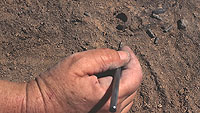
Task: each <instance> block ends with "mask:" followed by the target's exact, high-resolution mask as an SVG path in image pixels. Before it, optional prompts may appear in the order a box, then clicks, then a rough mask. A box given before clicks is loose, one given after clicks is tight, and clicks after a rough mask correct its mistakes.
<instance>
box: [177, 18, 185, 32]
mask: <svg viewBox="0 0 200 113" xmlns="http://www.w3.org/2000/svg"><path fill="white" fill-rule="evenodd" d="M186 23H187V21H186V20H184V19H180V20H178V21H177V26H178V29H180V30H181V29H186Z"/></svg>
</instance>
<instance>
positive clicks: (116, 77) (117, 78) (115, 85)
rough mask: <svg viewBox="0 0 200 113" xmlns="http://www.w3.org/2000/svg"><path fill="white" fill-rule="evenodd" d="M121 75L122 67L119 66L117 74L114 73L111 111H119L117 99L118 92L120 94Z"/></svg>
mask: <svg viewBox="0 0 200 113" xmlns="http://www.w3.org/2000/svg"><path fill="white" fill-rule="evenodd" d="M120 76H121V67H120V68H117V70H116V72H115V75H114V81H113V87H112V96H111V102H110V112H116V111H117V99H118V94H119V81H120Z"/></svg>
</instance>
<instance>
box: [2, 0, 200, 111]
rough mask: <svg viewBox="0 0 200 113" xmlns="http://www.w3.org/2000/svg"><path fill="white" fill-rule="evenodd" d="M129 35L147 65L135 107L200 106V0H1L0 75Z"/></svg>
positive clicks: (19, 77)
mask: <svg viewBox="0 0 200 113" xmlns="http://www.w3.org/2000/svg"><path fill="white" fill-rule="evenodd" d="M120 41H122V42H123V43H125V44H126V45H128V46H130V47H131V48H132V49H133V51H134V52H135V53H136V55H137V56H138V58H139V60H140V62H141V65H142V68H143V73H144V78H143V82H142V85H141V87H140V89H139V91H138V94H137V96H136V98H135V99H134V101H135V102H134V105H133V107H132V109H131V110H130V113H133V112H135V113H148V112H159V113H162V112H165V113H168V112H169V113H199V112H200V98H199V97H200V82H199V81H200V0H1V1H0V78H1V79H4V80H11V81H18V82H19V81H29V80H30V79H33V78H34V77H36V76H37V75H39V74H40V73H42V72H44V71H45V70H46V69H48V68H50V67H51V66H53V65H54V64H55V63H57V62H58V61H60V60H61V59H63V58H64V57H66V56H68V55H71V54H73V53H75V52H79V51H85V50H88V49H94V48H105V47H106V48H113V49H116V48H117V46H118V44H119V43H120Z"/></svg>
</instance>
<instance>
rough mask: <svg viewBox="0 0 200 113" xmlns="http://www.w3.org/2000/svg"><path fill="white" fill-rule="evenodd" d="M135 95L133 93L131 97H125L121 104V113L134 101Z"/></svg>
mask: <svg viewBox="0 0 200 113" xmlns="http://www.w3.org/2000/svg"><path fill="white" fill-rule="evenodd" d="M135 95H136V92H134V93H133V94H132V95H130V96H129V97H127V98H126V99H125V100H124V101H123V102H122V103H121V111H123V109H125V108H126V107H127V106H128V105H129V104H130V103H131V102H132V101H133V99H134V97H135Z"/></svg>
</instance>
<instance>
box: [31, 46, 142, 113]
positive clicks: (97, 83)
mask: <svg viewBox="0 0 200 113" xmlns="http://www.w3.org/2000/svg"><path fill="white" fill-rule="evenodd" d="M121 66H124V68H123V70H122V75H121V79H120V85H119V96H118V104H117V107H118V108H117V112H123V113H125V112H128V110H129V109H130V108H131V105H132V104H133V102H132V100H133V97H134V95H135V93H136V90H137V88H138V87H139V85H140V83H141V80H142V70H141V67H140V64H139V61H138V60H137V58H136V56H135V55H134V53H133V52H132V50H131V49H130V48H129V47H127V46H126V47H123V48H122V51H115V50H112V49H95V50H89V51H85V52H80V53H76V54H73V55H71V56H69V57H67V58H65V59H64V60H63V61H62V62H60V63H59V64H57V65H56V66H55V67H54V68H52V69H50V70H48V71H47V72H45V73H44V74H42V75H40V76H39V77H38V78H37V79H36V83H31V84H32V85H31V87H32V88H31V87H29V93H30V92H31V91H30V88H31V89H34V84H37V85H38V86H39V92H40V93H39V94H40V95H41V99H38V101H41V103H42V104H40V105H38V107H39V108H41V110H42V109H43V110H45V112H49V113H50V112H68V113H87V112H91V113H93V112H99V113H101V112H102V113H107V112H109V106H110V96H111V92H112V90H111V89H112V88H111V87H112V85H111V82H112V79H113V78H112V77H111V76H106V75H103V76H100V77H97V76H95V75H97V74H98V73H102V72H105V71H107V70H112V69H116V68H118V67H121ZM32 93H33V92H32ZM35 98H36V97H35ZM32 101H34V99H30V101H29V102H32Z"/></svg>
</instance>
